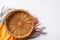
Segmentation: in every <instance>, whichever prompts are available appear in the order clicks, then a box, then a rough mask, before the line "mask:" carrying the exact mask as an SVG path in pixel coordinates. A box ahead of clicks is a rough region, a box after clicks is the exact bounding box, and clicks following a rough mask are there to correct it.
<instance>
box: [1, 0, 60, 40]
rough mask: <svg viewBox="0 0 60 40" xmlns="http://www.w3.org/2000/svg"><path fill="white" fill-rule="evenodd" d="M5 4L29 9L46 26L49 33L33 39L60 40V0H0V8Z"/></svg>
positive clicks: (10, 6)
mask: <svg viewBox="0 0 60 40" xmlns="http://www.w3.org/2000/svg"><path fill="white" fill-rule="evenodd" d="M3 5H5V7H9V8H21V9H25V10H28V11H30V12H31V14H32V15H35V16H37V17H38V18H39V20H40V21H41V23H42V25H43V26H46V30H45V31H46V32H47V33H48V34H47V35H46V36H39V37H37V38H35V39H32V40H60V0H0V10H1V8H2V6H3Z"/></svg>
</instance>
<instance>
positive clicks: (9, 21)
mask: <svg viewBox="0 0 60 40" xmlns="http://www.w3.org/2000/svg"><path fill="white" fill-rule="evenodd" d="M5 24H6V28H7V31H8V33H9V34H10V35H12V36H14V37H15V38H25V37H28V36H29V35H30V34H31V32H32V31H33V28H34V19H33V16H32V15H31V14H30V13H29V12H27V11H25V10H21V9H16V10H12V11H10V12H8V14H7V16H6V17H5Z"/></svg>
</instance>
